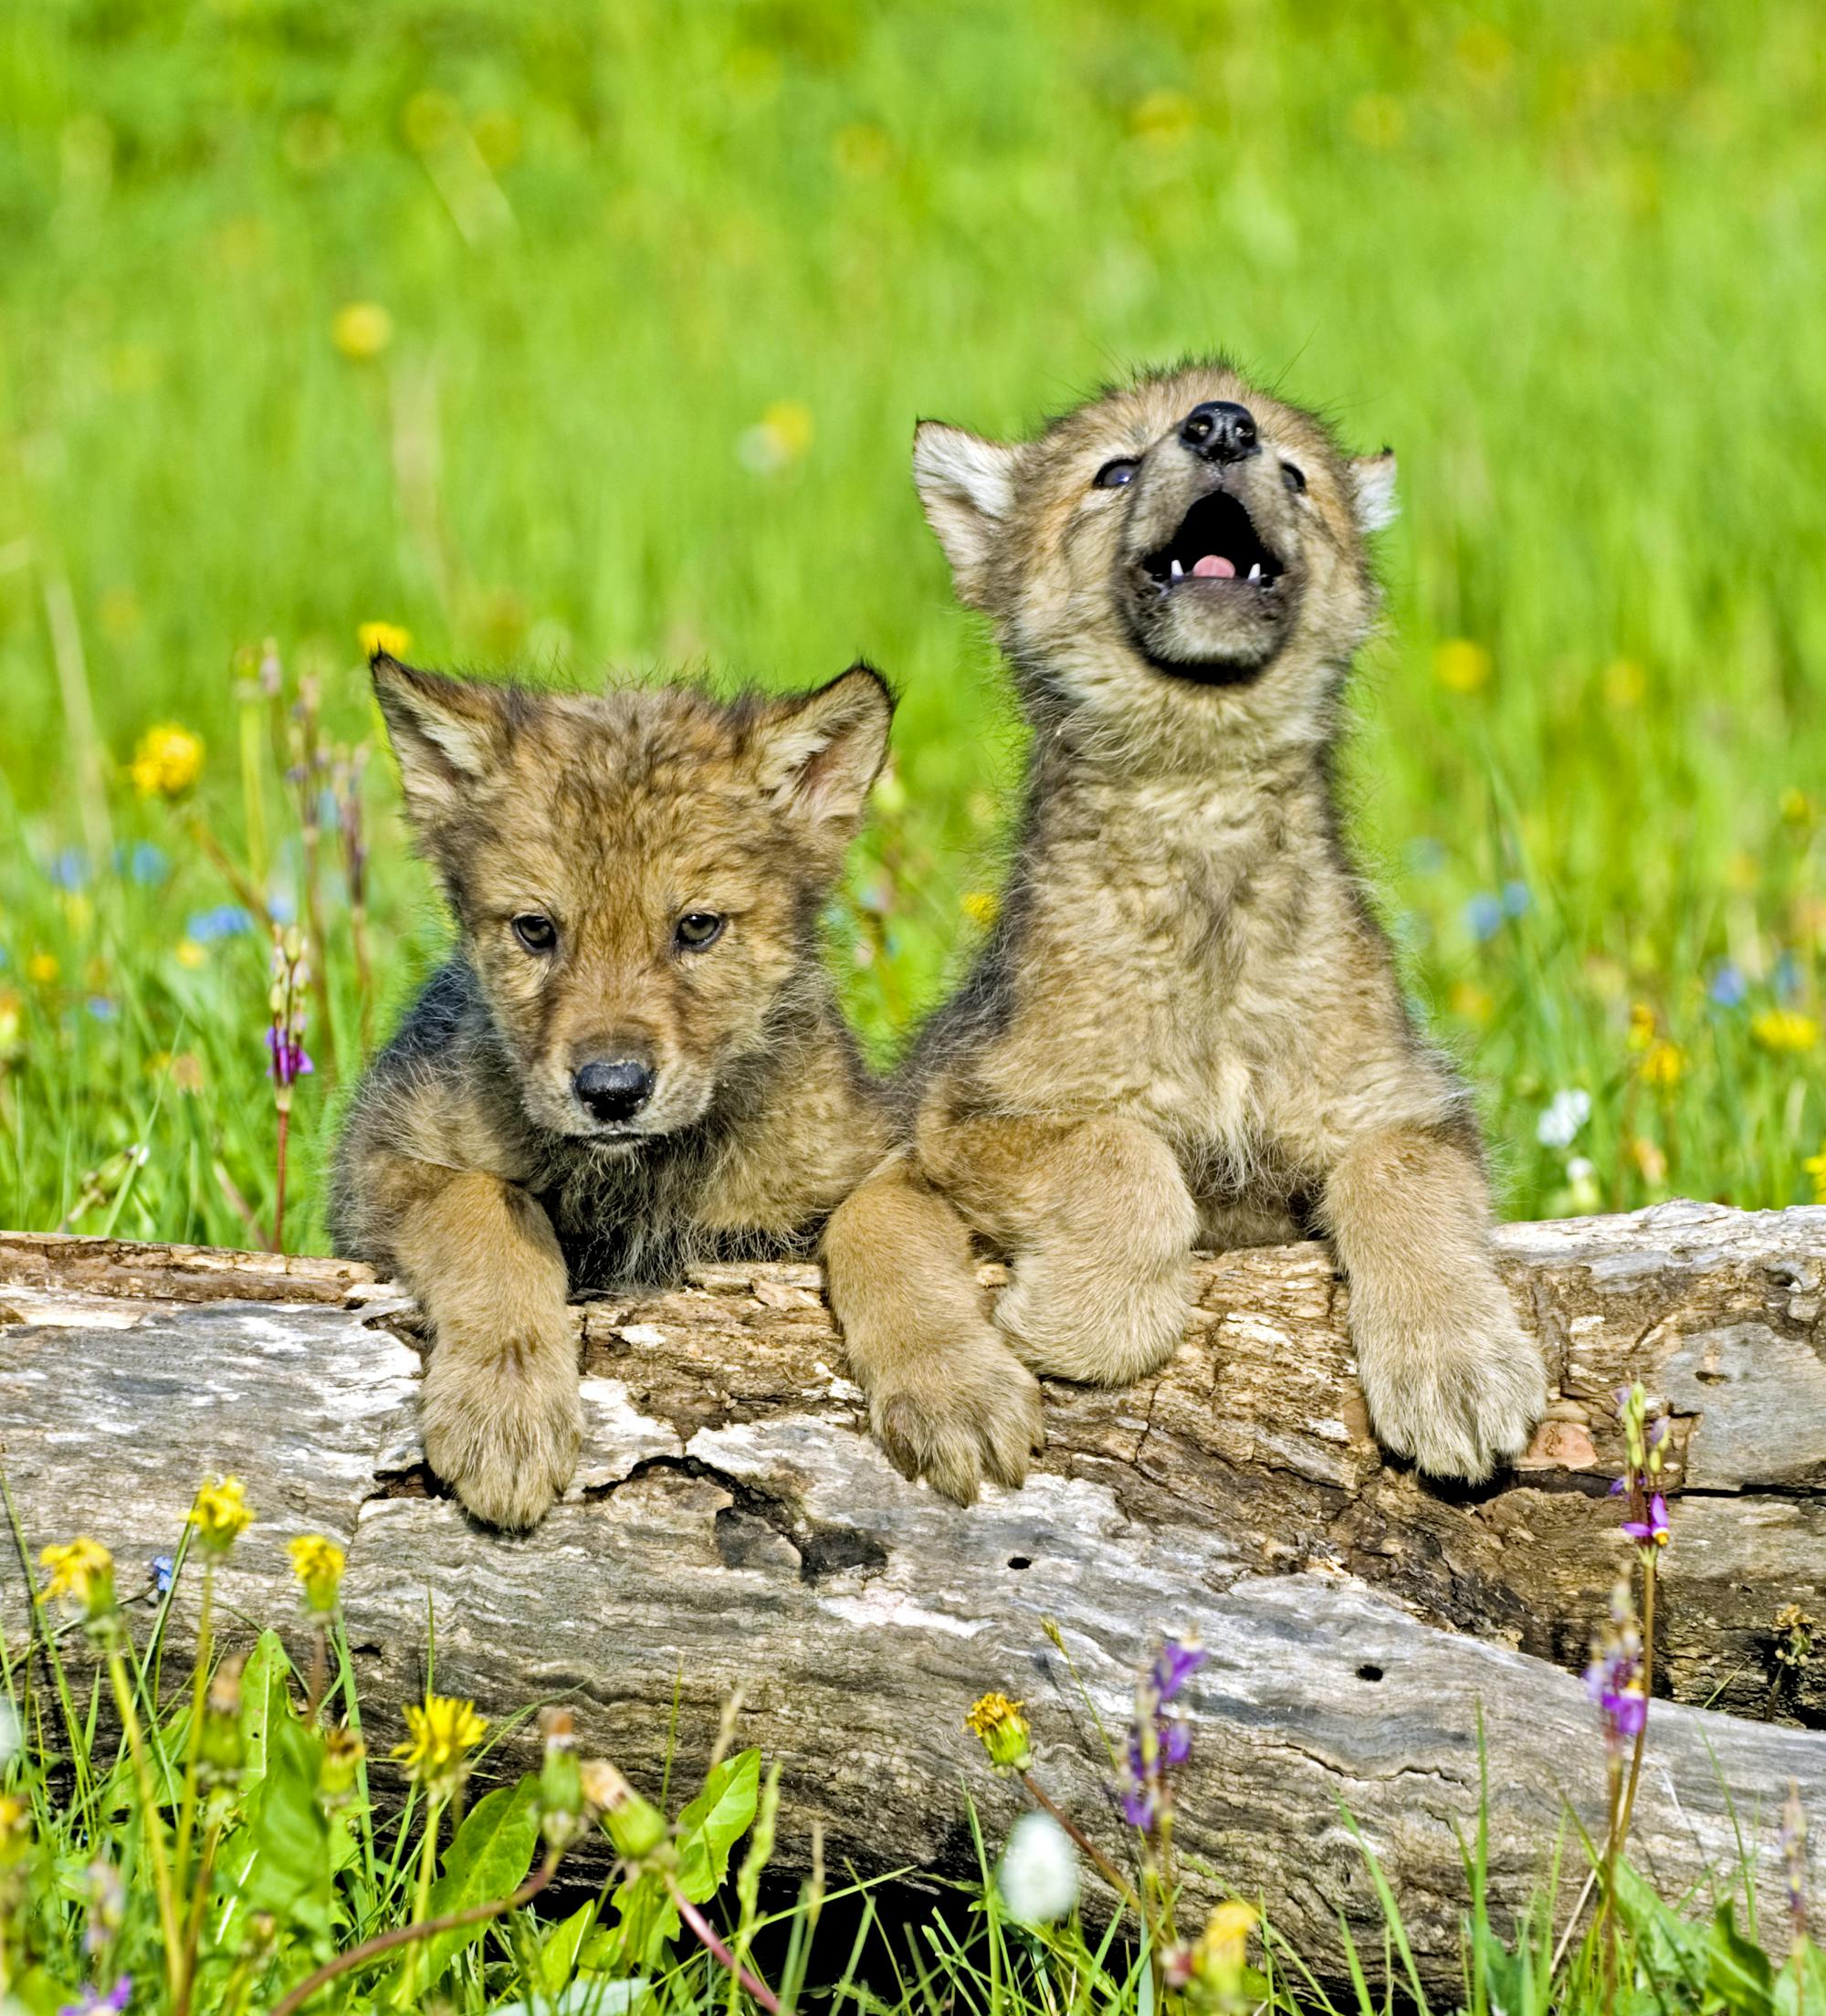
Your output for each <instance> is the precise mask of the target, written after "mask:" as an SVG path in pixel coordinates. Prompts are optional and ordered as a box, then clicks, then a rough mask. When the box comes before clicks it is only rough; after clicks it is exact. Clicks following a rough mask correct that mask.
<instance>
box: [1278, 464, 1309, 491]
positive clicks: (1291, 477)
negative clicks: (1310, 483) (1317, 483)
mask: <svg viewBox="0 0 1826 2016" xmlns="http://www.w3.org/2000/svg"><path fill="white" fill-rule="evenodd" d="M1281 480H1282V482H1283V483H1285V484H1286V486H1287V488H1289V489H1290V490H1303V489H1305V488H1306V487H1307V472H1306V471H1305V470H1304V469H1303V468H1301V467H1300V466H1299V465H1298V464H1297V463H1296V462H1283V463H1282V465H1281Z"/></svg>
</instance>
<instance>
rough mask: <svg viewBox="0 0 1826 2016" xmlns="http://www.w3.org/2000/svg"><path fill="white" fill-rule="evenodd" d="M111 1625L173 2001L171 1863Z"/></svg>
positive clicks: (112, 1659) (175, 1956)
mask: <svg viewBox="0 0 1826 2016" xmlns="http://www.w3.org/2000/svg"><path fill="white" fill-rule="evenodd" d="M119 1628H120V1627H119V1624H118V1622H116V1623H115V1625H114V1626H113V1627H112V1629H111V1631H110V1639H109V1644H108V1682H109V1685H110V1687H111V1688H112V1689H113V1692H114V1712H115V1713H116V1714H117V1715H118V1716H119V1717H121V1728H122V1729H124V1730H125V1731H126V1736H127V1753H128V1755H129V1756H130V1757H131V1759H132V1760H133V1778H134V1781H135V1783H136V1784H137V1786H138V1788H139V1793H140V1810H141V1812H142V1816H143V1818H144V1822H145V1830H146V1859H147V1861H148V1862H150V1863H151V1864H152V1889H153V1892H154V1894H155V1895H156V1896H157V1898H158V1906H159V1931H160V1934H161V1936H162V1937H163V1940H164V1948H165V1979H166V1981H167V1983H168V1984H169V1986H170V1989H171V1993H172V1999H173V2001H175V2000H177V1998H178V1996H179V1995H180V1994H181V1993H182V1992H183V1989H184V1980H183V1975H182V1971H181V1970H182V1968H183V1965H184V1954H183V1949H182V1948H181V1947H180V1945H179V1932H178V1922H177V1899H176V1897H175V1895H174V1894H173V1890H172V1874H171V1864H170V1863H169V1862H168V1861H167V1860H166V1858H165V1831H164V1822H163V1821H162V1820H161V1819H160V1818H159V1803H158V1798H157V1794H156V1792H155V1790H154V1789H153V1785H152V1766H151V1764H150V1763H149V1762H148V1761H147V1759H146V1738H145V1732H144V1730H143V1729H142V1728H141V1727H140V1712H139V1710H138V1709H137V1708H136V1707H135V1706H133V1690H132V1688H131V1686H130V1685H128V1684H127V1663H126V1661H125V1660H124V1659H123V1658H122V1657H121V1645H120V1641H119V1638H118V1636H117V1635H116V1633H118V1631H119Z"/></svg>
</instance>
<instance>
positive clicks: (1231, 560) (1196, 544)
mask: <svg viewBox="0 0 1826 2016" xmlns="http://www.w3.org/2000/svg"><path fill="white" fill-rule="evenodd" d="M1141 571H1142V572H1143V573H1144V574H1146V575H1147V576H1148V578H1149V580H1150V581H1152V582H1153V583H1155V584H1156V585H1157V586H1158V587H1159V588H1160V589H1161V590H1162V591H1163V592H1167V593H1170V592H1172V591H1173V590H1176V589H1180V588H1181V587H1184V586H1186V585H1188V584H1193V585H1196V586H1197V587H1198V588H1200V589H1202V588H1203V587H1205V585H1206V584H1207V583H1233V582H1240V583H1243V584H1244V586H1245V587H1254V588H1258V589H1259V588H1267V587H1269V586H1271V585H1272V584H1273V583H1275V582H1277V581H1278V580H1279V579H1280V578H1281V576H1282V574H1283V573H1285V572H1286V569H1285V568H1284V567H1283V566H1282V565H1281V562H1279V561H1278V560H1276V559H1275V556H1274V554H1273V553H1271V552H1270V551H1268V549H1267V548H1266V547H1265V545H1264V544H1263V543H1262V541H1260V539H1258V538H1257V537H1256V534H1255V526H1254V520H1252V519H1251V518H1250V516H1249V513H1248V512H1247V511H1246V510H1245V509H1244V507H1243V505H1242V503H1241V502H1240V501H1239V500H1238V499H1236V498H1233V497H1232V496H1231V494H1230V492H1229V491H1228V490H1212V491H1211V492H1209V494H1207V495H1206V496H1204V497H1202V498H1200V499H1199V500H1198V502H1197V503H1196V504H1194V505H1193V506H1192V508H1191V510H1189V511H1188V512H1187V513H1186V515H1185V516H1184V517H1183V518H1182V519H1181V520H1180V524H1179V530H1177V531H1176V532H1174V534H1173V536H1172V538H1171V539H1170V540H1169V541H1167V543H1166V544H1165V545H1164V546H1161V547H1159V548H1157V549H1156V550H1155V551H1153V552H1151V553H1145V554H1143V556H1142V559H1141Z"/></svg>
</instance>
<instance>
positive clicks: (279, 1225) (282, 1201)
mask: <svg viewBox="0 0 1826 2016" xmlns="http://www.w3.org/2000/svg"><path fill="white" fill-rule="evenodd" d="M290 1132H291V1101H290V1100H289V1098H288V1099H287V1101H286V1103H285V1104H284V1105H283V1106H281V1107H280V1108H279V1138H278V1149H277V1150H276V1161H275V1167H276V1171H277V1184H278V1188H277V1192H276V1194H275V1196H274V1199H273V1251H274V1252H275V1253H283V1252H284V1251H285V1222H286V1142H287V1139H288V1137H289V1134H290Z"/></svg>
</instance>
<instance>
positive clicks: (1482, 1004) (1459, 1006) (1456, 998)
mask: <svg viewBox="0 0 1826 2016" xmlns="http://www.w3.org/2000/svg"><path fill="white" fill-rule="evenodd" d="M1451 1005H1452V1012H1453V1014H1454V1015H1458V1016H1460V1017H1462V1018H1463V1019H1464V1021H1466V1022H1476V1023H1485V1022H1488V1021H1489V1019H1490V1017H1491V1016H1492V1015H1493V1014H1495V1012H1496V1003H1495V1000H1494V999H1493V998H1492V996H1491V993H1490V990H1489V989H1488V988H1487V987H1480V986H1479V985H1478V984H1477V982H1475V981H1474V980H1461V981H1459V982H1457V983H1456V984H1455V985H1454V986H1453V990H1452V996H1451Z"/></svg>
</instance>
